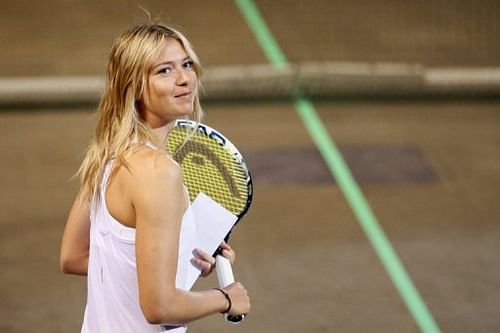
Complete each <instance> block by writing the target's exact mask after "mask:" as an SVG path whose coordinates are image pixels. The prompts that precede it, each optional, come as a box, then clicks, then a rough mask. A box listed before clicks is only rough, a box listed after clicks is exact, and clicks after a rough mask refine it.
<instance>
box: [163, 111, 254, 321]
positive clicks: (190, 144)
mask: <svg viewBox="0 0 500 333" xmlns="http://www.w3.org/2000/svg"><path fill="white" fill-rule="evenodd" d="M166 149H167V151H168V153H169V154H170V155H171V156H172V157H173V158H174V160H175V161H177V163H179V165H180V166H181V169H182V174H183V177H184V183H185V185H186V187H187V190H188V193H189V199H190V200H191V202H192V201H193V200H194V199H195V198H196V197H197V196H198V194H199V193H200V192H203V193H205V194H206V195H208V196H209V197H210V198H212V199H213V200H214V201H216V202H217V203H218V204H220V205H221V206H223V207H224V208H225V209H227V210H228V211H230V212H231V213H233V214H234V215H236V216H237V217H238V219H237V221H236V223H235V224H234V226H236V224H237V223H239V222H240V221H241V218H242V217H243V215H245V213H246V212H247V211H248V208H249V207H250V203H251V201H252V191H253V188H252V179H251V177H250V173H249V171H248V168H247V166H246V164H245V162H244V160H243V156H242V155H241V154H240V152H239V151H238V150H237V149H236V147H235V146H234V145H233V144H232V143H231V142H230V141H229V140H228V139H227V138H226V137H224V136H223V135H222V134H221V133H220V132H218V131H216V130H214V129H213V128H210V127H209V126H207V125H205V124H201V123H196V122H193V121H190V120H177V121H176V123H175V126H174V127H173V128H172V129H171V130H170V132H169V134H168V140H167V147H166ZM234 226H233V229H234ZM233 229H231V231H232V230H233ZM231 231H229V233H228V234H227V236H226V237H225V241H226V242H227V241H228V239H229V236H230V234H231ZM215 260H216V270H217V279H218V281H219V286H220V287H221V288H224V287H226V286H228V285H229V284H231V283H233V282H234V275H233V271H232V268H231V263H230V262H229V260H228V259H226V258H225V257H224V256H222V255H221V254H220V253H218V251H217V252H216V253H215ZM224 317H225V320H226V321H228V322H230V323H234V324H237V323H239V322H241V321H242V320H243V319H244V316H243V315H240V316H231V315H228V314H225V316H224Z"/></svg>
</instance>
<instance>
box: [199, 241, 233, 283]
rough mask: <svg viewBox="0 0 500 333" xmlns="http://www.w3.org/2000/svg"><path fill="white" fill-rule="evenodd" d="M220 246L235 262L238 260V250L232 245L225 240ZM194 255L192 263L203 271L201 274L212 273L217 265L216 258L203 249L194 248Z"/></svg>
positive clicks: (224, 254) (224, 253)
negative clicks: (235, 250)
mask: <svg viewBox="0 0 500 333" xmlns="http://www.w3.org/2000/svg"><path fill="white" fill-rule="evenodd" d="M219 248H220V250H221V253H222V255H223V256H224V257H226V258H227V259H229V261H230V262H231V264H233V263H234V261H235V260H236V252H234V250H233V249H232V248H231V246H229V244H227V243H226V242H224V241H223V242H222V243H221V244H220V246H219ZM193 255H194V258H192V259H191V263H192V264H193V265H194V266H195V267H197V268H198V269H199V270H200V271H201V274H200V275H201V276H203V277H205V276H208V275H210V273H212V271H213V270H214V267H215V258H214V257H212V256H211V255H210V254H208V253H206V252H205V251H203V250H201V249H194V250H193Z"/></svg>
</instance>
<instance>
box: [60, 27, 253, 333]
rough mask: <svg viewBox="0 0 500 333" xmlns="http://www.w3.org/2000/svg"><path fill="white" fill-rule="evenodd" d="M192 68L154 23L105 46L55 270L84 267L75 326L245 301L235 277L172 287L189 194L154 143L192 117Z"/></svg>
mask: <svg viewBox="0 0 500 333" xmlns="http://www.w3.org/2000/svg"><path fill="white" fill-rule="evenodd" d="M200 76H201V67H200V63H199V60H198V57H197V56H196V54H195V53H194V51H193V49H192V47H191V46H190V43H189V42H188V40H187V39H186V38H185V37H184V36H183V35H182V34H181V33H179V32H178V31H175V30H174V29H171V28H169V27H166V26H164V25H161V24H146V25H141V26H137V27H134V28H132V29H130V30H128V31H126V32H125V33H124V34H122V35H121V36H120V37H119V38H118V39H117V40H116V41H115V43H114V45H113V47H112V49H111V53H110V56H109V62H108V68H107V81H106V88H105V92H104V95H103V97H102V99H101V103H100V106H99V114H100V118H99V120H98V123H97V128H96V132H95V136H94V138H93V140H92V142H91V144H90V146H89V148H88V151H87V154H86V157H85V159H84V161H83V163H82V165H81V167H80V170H79V174H80V176H81V189H80V192H79V194H78V196H77V198H76V200H75V202H74V204H73V207H72V208H71V211H70V214H69V217H68V220H67V223H66V228H65V231H64V236H63V240H62V245H61V257H60V262H61V269H62V270H63V272H65V273H68V274H78V275H87V281H88V290H87V293H88V295H87V306H86V309H85V315H84V320H83V326H82V332H91V333H95V332H141V333H146V332H166V331H168V332H185V331H186V326H185V325H186V324H187V323H188V322H190V321H193V320H196V319H199V318H203V317H206V316H209V315H212V314H216V313H219V312H222V313H224V312H228V313H230V314H233V315H239V314H246V313H248V312H249V311H250V301H249V297H248V295H247V291H246V290H245V288H244V287H243V286H242V285H241V284H240V283H238V282H237V283H234V284H232V285H230V286H228V287H226V288H224V289H221V290H216V289H213V290H206V291H201V292H189V291H184V290H182V289H179V288H177V287H176V273H177V269H178V255H179V254H178V253H179V247H180V239H182V234H183V233H185V232H190V230H189V228H182V221H183V219H185V218H186V216H185V214H184V212H185V211H186V208H187V207H188V205H189V201H188V196H187V192H186V189H185V187H184V185H183V180H182V173H181V170H180V168H179V165H178V164H177V163H176V162H175V161H174V160H172V158H171V157H170V156H168V155H167V154H166V153H165V152H164V150H163V149H158V148H157V147H163V146H164V143H165V141H166V140H167V139H168V137H167V135H168V131H169V128H170V127H171V126H172V124H173V122H174V121H175V120H176V119H178V118H186V117H187V118H191V119H194V120H197V121H199V120H200V118H201V113H202V110H201V107H200V103H199V96H198V95H199V89H200V83H199V80H200ZM221 246H222V247H223V254H224V256H226V257H228V258H229V259H230V260H234V256H235V253H234V251H233V250H232V249H231V248H230V247H229V246H228V245H227V244H225V243H223V244H222V245H221ZM192 263H193V264H194V265H196V266H198V268H200V270H201V271H202V275H208V274H209V273H210V272H211V271H212V269H213V266H214V265H215V261H214V259H213V258H212V257H211V256H210V255H209V254H207V253H204V252H203V251H200V250H197V251H195V258H194V259H193V261H192ZM177 282H178V281H177Z"/></svg>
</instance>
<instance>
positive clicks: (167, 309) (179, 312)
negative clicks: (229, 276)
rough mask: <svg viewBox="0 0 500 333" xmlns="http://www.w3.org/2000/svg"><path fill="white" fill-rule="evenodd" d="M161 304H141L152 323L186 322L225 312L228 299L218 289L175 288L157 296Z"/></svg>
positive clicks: (173, 323)
mask: <svg viewBox="0 0 500 333" xmlns="http://www.w3.org/2000/svg"><path fill="white" fill-rule="evenodd" d="M157 301H158V302H161V304H152V302H150V303H145V304H141V306H142V309H143V312H144V315H145V316H146V319H147V320H148V322H150V323H152V324H170V325H179V324H186V323H189V322H191V321H194V320H197V319H200V318H203V317H206V316H209V315H213V314H216V313H220V312H223V311H225V310H227V309H228V306H229V304H228V301H227V300H226V298H225V297H224V295H223V294H222V293H221V292H220V291H218V290H215V289H214V290H206V291H201V292H186V291H183V290H180V289H175V290H173V291H172V292H171V293H169V294H167V295H165V296H164V297H161V298H157Z"/></svg>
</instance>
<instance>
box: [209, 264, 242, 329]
mask: <svg viewBox="0 0 500 333" xmlns="http://www.w3.org/2000/svg"><path fill="white" fill-rule="evenodd" d="M215 262H216V264H215V269H216V270H217V280H219V287H221V288H225V287H227V286H229V285H230V284H231V283H233V282H234V275H233V269H232V267H231V262H230V261H229V259H227V258H226V257H224V256H222V255H220V254H218V255H217V256H216V257H215ZM224 319H225V320H226V322H228V323H231V324H235V325H236V324H239V323H241V322H242V321H243V319H245V315H236V316H234V315H230V314H228V313H225V314H224Z"/></svg>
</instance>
